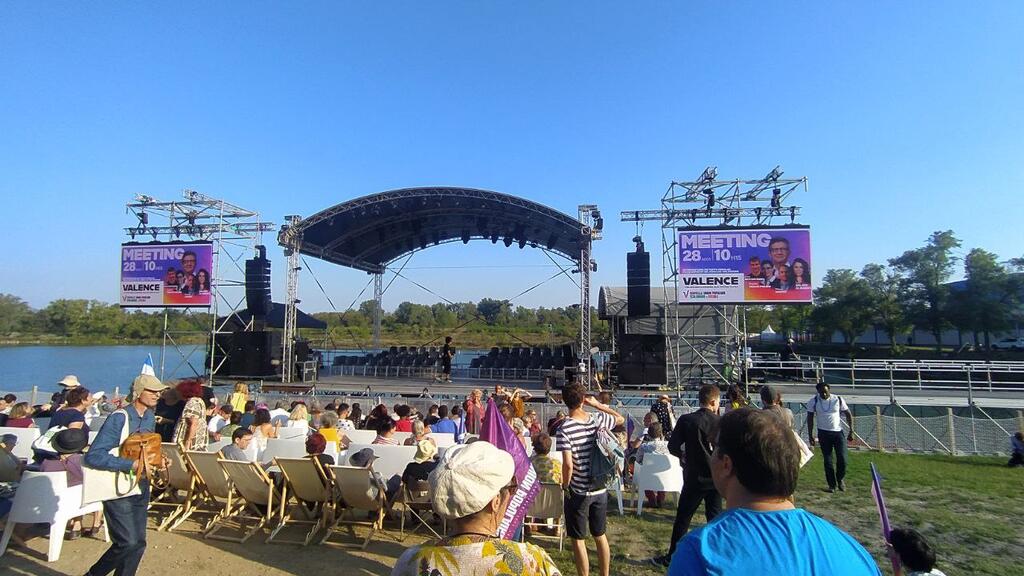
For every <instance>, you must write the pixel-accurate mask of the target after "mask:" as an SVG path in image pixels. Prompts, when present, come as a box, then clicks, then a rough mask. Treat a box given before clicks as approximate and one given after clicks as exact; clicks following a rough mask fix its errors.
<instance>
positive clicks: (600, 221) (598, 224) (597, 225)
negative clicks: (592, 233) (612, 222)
mask: <svg viewBox="0 0 1024 576" xmlns="http://www.w3.org/2000/svg"><path fill="white" fill-rule="evenodd" d="M594 230H596V231H598V232H600V231H601V230H604V218H601V217H600V216H598V217H597V218H595V219H594Z"/></svg>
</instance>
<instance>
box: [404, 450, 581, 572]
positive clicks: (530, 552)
mask: <svg viewBox="0 0 1024 576" xmlns="http://www.w3.org/2000/svg"><path fill="white" fill-rule="evenodd" d="M429 482H430V487H431V490H430V496H431V502H432V507H433V509H434V511H435V512H437V513H438V514H440V515H442V516H444V517H446V518H448V519H449V521H450V524H449V526H450V530H449V531H450V535H448V536H446V537H445V538H444V539H442V540H440V541H439V542H436V543H432V544H423V545H417V546H413V547H411V548H409V549H408V550H406V551H405V553H404V554H402V556H401V557H400V558H399V559H398V561H397V562H396V563H395V567H394V569H393V570H392V571H391V574H392V576H420V575H421V574H441V573H442V572H441V571H442V570H443V571H444V572H443V573H444V574H498V573H501V574H519V575H523V576H559V575H560V574H561V572H560V571H559V570H558V567H557V566H555V563H554V562H553V561H552V560H551V557H550V556H548V553H547V552H545V551H544V550H543V549H542V548H539V547H538V546H536V545H535V544H529V543H524V542H515V541H512V540H504V539H501V538H500V537H497V536H495V533H497V531H498V525H499V523H500V522H501V519H502V517H503V516H504V514H505V510H506V508H508V505H509V502H511V500H512V496H513V495H514V494H515V491H516V482H515V465H514V463H513V461H512V457H511V456H510V455H509V454H508V453H507V452H504V451H502V450H499V449H497V448H495V447H494V445H492V444H490V443H489V442H484V441H478V442H474V443H472V444H469V445H467V446H466V447H464V448H461V449H459V450H453V451H450V452H446V453H445V457H444V458H443V460H442V463H441V464H440V465H438V466H437V468H435V469H434V471H433V472H432V473H431V474H430V477H429ZM489 551H490V552H489ZM494 551H498V552H497V553H495V552H494Z"/></svg>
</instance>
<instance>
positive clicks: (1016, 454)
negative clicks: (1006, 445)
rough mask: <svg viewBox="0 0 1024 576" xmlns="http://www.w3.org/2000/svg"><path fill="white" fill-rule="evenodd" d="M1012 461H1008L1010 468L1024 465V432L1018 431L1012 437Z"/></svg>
mask: <svg viewBox="0 0 1024 576" xmlns="http://www.w3.org/2000/svg"><path fill="white" fill-rule="evenodd" d="M1010 449H1011V450H1012V451H1013V454H1011V455H1010V461H1009V462H1007V463H1006V465H1007V466H1009V467H1010V468H1016V467H1017V466H1024V432H1017V433H1016V434H1014V435H1013V436H1012V437H1011V438H1010Z"/></svg>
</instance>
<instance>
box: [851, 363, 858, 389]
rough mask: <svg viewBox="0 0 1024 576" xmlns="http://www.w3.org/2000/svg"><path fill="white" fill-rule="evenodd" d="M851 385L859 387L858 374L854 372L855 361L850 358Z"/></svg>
mask: <svg viewBox="0 0 1024 576" xmlns="http://www.w3.org/2000/svg"><path fill="white" fill-rule="evenodd" d="M850 386H852V387H853V388H857V375H856V373H855V372H854V362H853V360H850Z"/></svg>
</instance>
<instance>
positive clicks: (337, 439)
mask: <svg viewBox="0 0 1024 576" xmlns="http://www.w3.org/2000/svg"><path fill="white" fill-rule="evenodd" d="M317 432H318V433H319V434H320V435H321V436H323V437H324V439H325V440H327V441H328V442H334V443H335V445H336V446H337V447H338V452H341V451H342V450H345V449H346V448H348V445H349V439H348V436H346V435H345V432H343V431H342V430H340V429H339V428H338V414H337V413H336V412H324V413H323V414H321V415H320V428H319V429H318V430H317Z"/></svg>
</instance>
